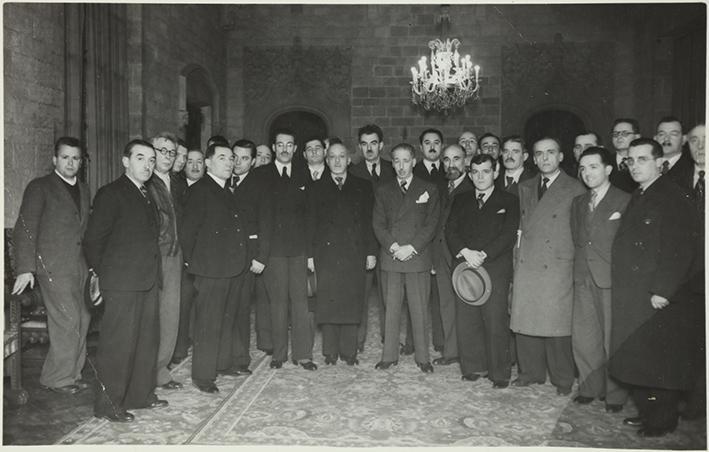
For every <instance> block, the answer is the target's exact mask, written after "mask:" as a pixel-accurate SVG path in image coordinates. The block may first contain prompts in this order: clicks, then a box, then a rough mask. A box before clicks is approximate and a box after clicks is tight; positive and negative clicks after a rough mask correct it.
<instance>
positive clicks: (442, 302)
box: [431, 258, 460, 359]
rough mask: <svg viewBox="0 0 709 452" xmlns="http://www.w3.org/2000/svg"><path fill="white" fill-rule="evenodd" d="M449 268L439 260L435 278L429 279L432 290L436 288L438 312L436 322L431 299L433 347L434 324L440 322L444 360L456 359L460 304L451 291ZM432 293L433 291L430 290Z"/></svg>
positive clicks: (434, 338)
mask: <svg viewBox="0 0 709 452" xmlns="http://www.w3.org/2000/svg"><path fill="white" fill-rule="evenodd" d="M451 273H452V272H451V267H450V265H448V263H447V262H446V261H445V260H444V258H441V263H440V264H439V265H438V266H437V267H436V277H435V278H431V280H432V282H433V283H435V285H434V284H432V286H433V287H432V289H433V288H436V287H437V288H438V290H437V293H438V298H437V301H438V302H437V304H435V305H436V306H437V309H436V311H438V320H436V317H435V316H436V313H435V312H434V298H433V297H431V324H432V330H433V333H432V334H433V346H434V347H435V346H436V345H438V344H437V342H436V323H437V322H440V325H439V326H440V328H441V334H442V335H443V339H442V340H443V342H442V344H443V352H442V355H443V357H444V358H447V359H452V358H458V355H459V353H458V339H457V336H458V335H457V333H456V330H457V328H456V323H457V322H456V310H457V305H458V304H459V303H460V300H458V297H457V296H456V294H455V291H454V290H453V282H452V281H451ZM432 291H433V290H432Z"/></svg>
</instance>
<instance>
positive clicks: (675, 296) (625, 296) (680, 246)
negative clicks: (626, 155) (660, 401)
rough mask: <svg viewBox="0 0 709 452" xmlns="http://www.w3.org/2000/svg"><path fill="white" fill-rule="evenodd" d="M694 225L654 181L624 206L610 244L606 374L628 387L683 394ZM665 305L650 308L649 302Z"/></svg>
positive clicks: (680, 195) (680, 201)
mask: <svg viewBox="0 0 709 452" xmlns="http://www.w3.org/2000/svg"><path fill="white" fill-rule="evenodd" d="M697 234H698V219H697V217H696V210H695V209H694V208H693V206H692V205H691V203H690V201H689V199H688V195H687V194H686V193H684V191H683V190H682V189H681V188H680V187H679V186H677V185H676V184H675V183H674V182H673V181H672V180H671V179H670V178H668V177H666V176H661V177H660V178H659V179H657V180H656V181H655V182H653V183H652V184H651V185H650V186H649V187H648V188H647V189H646V190H645V192H644V194H642V195H641V194H640V191H639V190H637V191H636V192H635V193H634V194H633V197H632V198H631V200H630V203H629V204H628V208H627V209H626V212H625V215H624V217H623V219H622V220H621V224H620V226H619V227H618V232H617V233H616V236H615V240H614V241H613V249H612V253H613V262H612V269H611V278H612V283H613V293H612V305H611V306H612V318H613V323H612V330H611V358H610V372H611V375H612V376H613V377H615V378H617V379H618V380H620V381H622V382H625V383H630V384H633V385H639V386H647V387H654V388H665V389H675V390H677V389H689V388H691V386H692V383H693V378H694V374H693V366H694V356H695V355H694V353H695V352H694V336H693V334H694V326H693V325H695V324H696V322H694V321H693V320H694V319H693V312H694V307H693V306H692V302H693V301H694V300H695V299H696V298H694V297H692V296H691V291H690V290H689V284H688V282H689V278H690V276H691V267H692V261H693V258H694V254H695V252H696V251H697V250H696V249H695V246H696V243H697V237H696V235H697ZM652 294H657V295H660V296H662V297H665V298H667V299H668V300H669V302H670V304H669V306H667V307H665V308H663V309H654V308H653V307H652V305H651V304H650V296H651V295H652Z"/></svg>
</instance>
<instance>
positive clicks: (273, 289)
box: [254, 129, 318, 370]
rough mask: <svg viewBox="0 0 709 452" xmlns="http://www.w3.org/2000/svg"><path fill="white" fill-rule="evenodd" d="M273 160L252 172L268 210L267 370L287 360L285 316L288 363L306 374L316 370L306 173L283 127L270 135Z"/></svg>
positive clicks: (264, 240) (292, 137)
mask: <svg viewBox="0 0 709 452" xmlns="http://www.w3.org/2000/svg"><path fill="white" fill-rule="evenodd" d="M273 136H274V139H273V151H274V152H275V157H276V159H275V161H274V162H273V163H270V164H268V165H264V166H261V167H259V168H257V169H255V170H254V175H255V176H257V177H258V179H259V181H260V183H261V187H262V190H261V193H264V195H265V197H266V198H265V199H264V203H268V204H269V205H270V206H271V213H270V218H269V220H270V221H268V222H269V223H270V227H268V228H266V229H265V230H264V231H261V237H260V239H261V244H262V246H263V247H264V250H265V252H264V255H265V256H267V259H266V262H265V264H266V268H265V270H264V271H263V278H264V283H265V286H266V293H267V295H268V300H269V305H270V311H271V326H272V330H271V331H272V338H273V357H272V359H271V368H272V369H280V368H281V367H282V366H283V363H284V362H285V361H286V360H287V359H288V313H289V311H290V324H291V335H292V343H293V347H292V354H291V358H292V359H293V362H294V363H296V364H299V365H300V366H302V367H303V368H304V369H306V370H316V369H317V368H318V367H317V366H316V365H315V363H314V362H313V338H312V335H311V332H310V321H309V318H308V297H307V290H306V280H307V266H306V255H310V254H309V250H308V249H307V248H308V240H306V238H307V237H308V235H307V230H306V229H307V228H306V215H307V213H308V212H307V209H306V205H307V193H306V191H307V189H308V185H309V183H310V177H309V175H308V171H307V170H306V169H305V168H304V167H303V166H298V165H294V164H293V155H294V154H295V151H296V148H297V146H296V145H295V133H294V132H292V131H290V130H288V129H279V130H276V131H275V133H274V134H273Z"/></svg>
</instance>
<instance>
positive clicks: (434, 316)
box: [428, 275, 445, 350]
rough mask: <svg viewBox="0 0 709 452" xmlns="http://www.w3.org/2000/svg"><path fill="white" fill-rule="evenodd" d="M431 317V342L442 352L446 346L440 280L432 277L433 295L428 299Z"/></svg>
mask: <svg viewBox="0 0 709 452" xmlns="http://www.w3.org/2000/svg"><path fill="white" fill-rule="evenodd" d="M428 306H429V309H430V314H429V315H430V316H431V341H432V342H433V347H434V348H435V349H436V350H442V349H443V348H444V345H445V337H444V333H443V320H442V319H441V301H440V296H439V293H438V278H437V277H436V276H434V275H431V293H430V294H429V297H428Z"/></svg>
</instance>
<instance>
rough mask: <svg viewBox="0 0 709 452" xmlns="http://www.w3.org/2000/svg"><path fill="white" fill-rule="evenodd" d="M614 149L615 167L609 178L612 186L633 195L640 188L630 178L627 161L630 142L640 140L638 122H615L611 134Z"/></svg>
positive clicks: (629, 120)
mask: <svg viewBox="0 0 709 452" xmlns="http://www.w3.org/2000/svg"><path fill="white" fill-rule="evenodd" d="M611 137H612V142H613V148H614V149H615V162H614V163H615V165H614V167H613V172H611V175H610V177H609V179H610V181H611V184H613V185H615V186H616V187H618V188H620V189H621V190H623V191H625V192H628V193H632V192H633V190H635V189H636V188H637V187H638V184H637V182H635V181H634V180H633V178H632V177H631V176H630V171H629V170H628V165H627V164H626V159H627V158H628V148H629V147H630V142H631V141H633V140H635V139H637V138H640V126H639V125H638V121H637V120H635V119H632V118H618V119H616V120H615V121H613V132H612V134H611Z"/></svg>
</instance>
